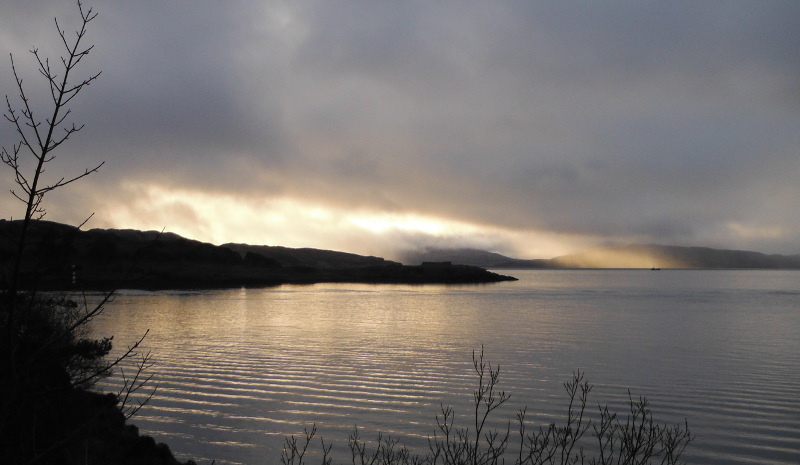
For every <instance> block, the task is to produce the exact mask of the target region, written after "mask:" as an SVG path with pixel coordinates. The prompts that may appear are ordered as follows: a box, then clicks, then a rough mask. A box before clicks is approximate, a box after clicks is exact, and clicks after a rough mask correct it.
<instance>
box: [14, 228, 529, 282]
mask: <svg viewBox="0 0 800 465" xmlns="http://www.w3.org/2000/svg"><path fill="white" fill-rule="evenodd" d="M20 227H21V223H20V222H18V221H0V237H4V238H5V240H3V241H2V243H0V263H6V262H8V261H9V260H10V259H11V257H12V256H13V252H14V249H15V248H14V243H13V238H14V237H16V232H17V230H18V229H19V228H20ZM29 235H30V236H29V237H30V240H29V245H28V247H27V248H26V250H25V256H24V260H23V263H24V264H25V269H23V270H22V272H23V275H24V276H25V277H26V280H27V281H29V282H32V283H35V285H36V288H38V289H41V290H65V289H71V288H77V289H82V290H106V289H116V288H131V289H146V290H155V289H211V288H238V287H265V286H274V285H280V284H314V283H322V282H352V283H376V284H395V283H396V284H481V283H493V282H500V281H515V280H516V278H513V277H511V276H503V275H500V274H497V273H493V272H490V271H487V270H485V269H483V268H480V267H477V266H471V265H460V264H452V263H448V262H444V263H424V264H420V265H415V266H409V265H403V264H400V263H397V262H392V261H389V260H384V259H383V258H379V257H366V256H361V255H356V254H350V253H344V252H334V251H329V250H317V249H288V248H285V247H273V248H269V247H266V246H248V245H244V244H229V245H227V246H217V245H213V244H208V243H203V242H199V241H195V240H191V239H186V238H183V237H181V236H178V235H177V234H172V233H159V232H156V231H137V230H118V229H91V230H88V231H82V230H80V229H78V228H76V227H74V226H69V225H65V224H60V223H55V222H50V221H38V222H35V223H33V224H32V225H31V227H30V232H29ZM265 255H267V256H265Z"/></svg>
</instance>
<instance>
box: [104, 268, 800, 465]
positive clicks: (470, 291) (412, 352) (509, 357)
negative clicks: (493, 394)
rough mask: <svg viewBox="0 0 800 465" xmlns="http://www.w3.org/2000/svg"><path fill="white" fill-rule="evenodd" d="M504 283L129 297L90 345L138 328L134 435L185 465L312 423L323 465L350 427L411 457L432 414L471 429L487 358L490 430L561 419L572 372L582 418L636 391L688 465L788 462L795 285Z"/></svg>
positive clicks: (581, 277)
mask: <svg viewBox="0 0 800 465" xmlns="http://www.w3.org/2000/svg"><path fill="white" fill-rule="evenodd" d="M509 274H512V275H514V276H516V277H518V278H520V281H518V282H509V283H498V284H492V285H476V286H405V285H358V284H318V285H310V286H280V287H275V288H268V289H240V290H223V291H197V292H182V291H171V292H170V291H167V292H157V293H149V292H138V291H129V292H126V291H123V292H121V293H120V294H119V296H118V297H117V298H116V300H115V301H114V302H113V303H112V304H111V305H109V307H108V309H107V311H106V313H105V314H104V315H103V316H102V317H101V318H99V319H97V320H96V321H95V330H96V332H97V334H98V335H111V334H113V335H114V336H115V338H114V342H115V345H116V347H115V349H116V350H121V349H124V346H125V345H126V344H127V343H131V342H133V341H134V340H136V339H138V337H139V336H141V334H143V333H144V331H145V330H146V329H148V328H149V329H150V335H149V336H148V338H147V340H146V343H147V345H148V347H149V348H150V349H152V350H153V355H154V359H155V361H156V370H157V374H156V376H155V378H154V380H155V381H156V382H157V383H158V385H159V388H158V391H157V393H156V395H155V397H154V398H153V400H152V402H151V404H150V405H149V406H147V407H145V408H144V409H143V410H142V411H141V412H140V413H139V415H137V416H136V417H134V419H133V423H134V424H136V425H137V426H139V427H140V428H141V430H142V432H143V433H146V434H150V435H152V436H154V437H155V439H156V440H157V441H160V442H166V443H168V444H169V445H170V447H171V448H172V449H173V451H175V452H176V454H177V455H178V456H179V457H181V458H184V459H185V458H192V459H194V460H196V461H197V462H198V463H210V462H211V460H212V459H216V463H224V464H227V463H247V464H255V463H262V464H264V463H266V464H273V463H279V457H280V450H281V446H282V442H283V438H284V436H286V435H289V434H298V433H302V430H303V427H310V426H311V425H312V424H316V425H317V428H318V435H320V436H322V437H324V438H325V440H326V442H333V444H334V448H333V454H334V458H335V461H339V462H347V461H349V451H348V450H347V435H348V433H349V432H350V431H352V429H353V426H354V425H358V427H359V428H361V429H362V431H361V436H362V438H363V439H367V440H369V439H374V436H375V434H376V433H377V432H378V431H381V432H383V433H385V434H391V435H392V436H394V437H397V438H400V439H401V442H402V443H404V444H406V445H408V446H409V447H411V448H416V449H417V450H420V451H422V452H424V451H425V447H426V444H427V442H426V437H427V436H428V435H430V434H432V433H433V432H434V428H435V414H436V413H438V412H439V408H440V405H441V404H445V405H452V406H453V407H454V408H455V410H456V413H457V414H458V415H459V418H458V419H457V422H458V421H459V420H463V423H462V424H464V425H468V424H469V423H467V420H468V413H469V410H470V406H471V393H472V390H473V389H474V387H475V384H476V382H477V380H476V377H475V376H474V372H473V371H472V359H471V355H472V351H473V350H475V349H477V350H480V348H481V346H484V348H485V351H486V358H487V359H488V360H489V361H491V362H492V363H493V365H496V364H499V365H500V366H501V374H500V385H499V387H500V388H501V389H503V390H505V391H506V392H507V393H510V394H511V399H510V400H509V401H508V403H507V404H506V405H505V406H504V407H503V408H501V409H500V410H498V412H497V415H496V417H495V418H496V419H497V420H498V422H497V423H496V424H498V425H502V426H504V425H505V421H506V420H507V419H512V418H513V417H514V415H515V413H516V411H517V410H518V409H519V408H521V407H523V406H525V405H527V406H528V418H529V419H531V420H534V421H535V422H536V423H542V424H546V423H549V422H552V421H563V418H564V416H565V412H566V400H567V398H566V396H565V394H564V391H563V388H562V386H561V384H562V383H563V382H564V381H568V380H569V379H570V378H571V376H572V373H573V371H574V370H575V369H581V370H583V371H585V373H586V377H587V379H588V381H589V382H591V383H593V384H594V385H595V388H594V390H593V391H592V393H591V396H590V399H589V404H590V405H589V407H590V408H591V409H592V412H594V411H595V409H596V406H597V404H598V403H602V404H609V406H610V407H612V408H613V409H616V410H617V411H619V412H620V413H623V412H624V411H625V410H626V408H627V406H626V401H627V396H628V391H627V389H628V388H630V389H631V392H632V394H633V396H635V397H638V396H640V395H642V396H646V397H647V398H648V399H649V400H650V402H651V407H652V409H653V412H654V416H655V419H656V420H657V421H661V422H671V423H672V422H682V421H683V420H684V418H686V419H687V420H688V421H689V426H690V428H691V429H692V431H693V433H694V434H695V435H696V437H697V438H696V440H695V442H694V443H693V444H692V445H691V446H690V448H689V449H688V452H687V454H686V455H685V459H686V460H687V461H688V462H689V463H719V464H723V463H727V464H731V463H732V464H736V463H741V464H744V463H762V464H764V463H766V464H769V463H776V464H777V463H796V462H798V460H800V344H799V343H798V342H797V341H798V335H799V334H800V272H797V271H694V270H680V271H678V270H663V271H658V272H654V271H649V270H614V271H610V270H605V271H578V270H563V271H554V270H546V271H514V272H511V273H509ZM114 383H115V380H114V379H111V380H108V381H107V382H106V384H104V385H102V386H101V387H103V388H105V389H107V390H113V388H114V386H113V384H114ZM513 428H514V425H513V424H512V434H513ZM512 445H513V444H512ZM318 446H319V442H315V443H313V444H312V447H315V448H318Z"/></svg>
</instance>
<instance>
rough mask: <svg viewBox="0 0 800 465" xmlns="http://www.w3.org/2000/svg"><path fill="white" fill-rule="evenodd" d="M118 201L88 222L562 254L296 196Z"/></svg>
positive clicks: (291, 243)
mask: <svg viewBox="0 0 800 465" xmlns="http://www.w3.org/2000/svg"><path fill="white" fill-rule="evenodd" d="M121 188H122V190H123V191H125V192H126V195H125V198H126V201H125V203H124V204H122V205H119V204H115V205H114V206H113V207H111V206H110V207H109V208H108V210H106V211H104V212H99V213H101V214H100V215H97V216H96V219H97V220H100V219H101V218H104V221H102V223H103V224H100V225H97V224H95V226H98V227H111V228H135V229H142V230H159V231H160V230H165V231H167V232H174V233H176V234H180V235H181V236H184V237H187V238H191V239H195V240H199V241H203V242H211V243H214V244H223V243H226V242H244V243H249V244H255V245H282V246H286V247H314V248H324V249H332V250H341V251H346V252H353V253H359V254H367V255H379V256H383V257H386V258H392V254H393V253H396V252H400V251H402V250H406V249H414V248H418V247H424V246H433V247H472V248H478V249H484V250H490V251H498V248H501V249H502V250H501V251H500V253H505V254H510V255H511V256H515V257H518V258H551V257H553V256H555V255H559V254H563V253H567V252H570V251H571V248H566V247H565V241H564V239H565V238H562V237H559V236H555V235H545V234H541V233H537V232H534V231H510V230H504V229H500V228H494V227H489V226H480V225H475V224H470V223H464V222H458V221H453V220H447V219H444V218H436V217H432V216H427V215H419V214H413V213H388V212H380V211H374V210H366V209H359V210H348V209H345V208H338V207H335V206H330V205H322V204H314V203H310V202H305V201H303V200H299V199H293V198H288V197H282V198H260V199H254V198H248V197H243V196H234V195H231V194H220V193H211V192H201V191H194V190H187V189H171V188H167V187H163V186H158V185H152V184H134V183H127V184H125V185H123V186H121Z"/></svg>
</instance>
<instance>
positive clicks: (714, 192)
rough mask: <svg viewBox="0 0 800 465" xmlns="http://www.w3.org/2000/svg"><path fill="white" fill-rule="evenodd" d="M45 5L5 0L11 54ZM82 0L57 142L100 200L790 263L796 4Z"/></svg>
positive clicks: (49, 11)
mask: <svg viewBox="0 0 800 465" xmlns="http://www.w3.org/2000/svg"><path fill="white" fill-rule="evenodd" d="M37 3H41V4H40V5H38V6H39V7H41V8H42V9H41V10H37V8H36V4H37ZM48 3H50V2H35V1H34V2H22V1H16V2H14V1H12V2H10V3H4V5H3V6H0V17H2V18H3V19H0V25H1V26H2V29H0V31H2V32H0V44H1V45H2V46H3V51H4V52H6V51H13V52H14V53H15V56H17V57H19V58H18V59H19V60H21V59H22V55H23V52H24V50H25V49H27V48H28V47H29V46H30V45H34V44H36V43H37V42H39V41H41V40H42V39H43V38H46V40H51V39H52V29H51V21H52V19H51V18H52V16H53V15H55V14H58V15H59V17H60V18H63V21H62V24H64V25H65V27H66V24H68V23H69V24H74V21H73V22H69V20H74V12H73V11H72V10H71V9H70V5H69V2H65V3H66V4H65V5H59V8H53V7H49V6H48V7H47V8H45V7H44V6H45V5H47V4H48ZM95 7H96V8H97V9H98V11H99V12H100V14H101V16H100V17H99V18H98V20H97V22H96V26H94V24H93V26H94V29H92V30H90V37H89V38H90V39H92V40H94V42H95V43H96V44H97V51H96V53H94V54H93V55H91V56H90V58H91V61H90V62H89V63H88V65H87V66H88V67H92V66H96V67H98V68H100V69H102V70H103V75H102V77H101V80H100V81H98V83H96V84H93V85H92V87H91V88H90V89H88V90H87V92H86V96H85V97H82V98H83V99H84V100H82V101H81V102H80V104H78V105H76V108H75V112H76V115H80V118H82V120H83V121H84V122H86V123H87V128H86V130H85V132H84V134H81V136H80V138H76V140H75V141H74V142H71V144H72V145H70V148H69V149H66V150H71V151H72V152H70V153H71V154H73V155H74V158H75V159H77V161H79V162H80V163H81V164H90V163H92V162H93V161H97V160H107V161H108V165H107V167H106V169H105V171H104V178H103V179H102V180H96V181H92V182H94V183H97V184H96V186H97V189H100V188H101V187H102V189H103V191H104V192H107V196H106V197H105V199H113V198H115V197H116V196H118V195H121V194H116V193H115V191H114V186H115V185H120V184H122V183H124V182H138V183H146V182H152V183H159V184H161V185H164V186H168V187H169V186H172V187H182V188H188V189H202V190H205V191H211V192H219V193H230V194H233V195H241V196H248V197H250V198H252V197H254V196H263V197H269V196H273V195H281V196H290V197H295V198H300V199H304V200H306V201H309V202H311V203H320V204H328V205H339V206H350V207H358V208H373V209H376V210H382V211H391V212H416V213H421V214H427V215H430V216H437V217H443V218H448V219H451V220H457V221H463V222H469V223H473V224H483V225H490V226H495V227H498V228H507V229H512V230H520V231H524V230H527V229H530V230H541V231H545V232H553V233H563V234H569V235H578V236H580V235H585V236H587V237H593V238H596V239H597V240H613V239H619V240H642V241H653V242H663V243H668V242H671V243H682V244H694V243H702V244H711V245H716V246H728V247H751V248H760V249H762V250H766V251H778V252H784V253H797V252H798V251H800V244H798V237H797V235H796V234H794V233H793V231H796V230H797V229H798V228H799V227H800V213H798V210H797V209H796V208H794V207H793V205H794V202H796V199H797V198H798V194H800V188H798V187H797V186H798V183H797V182H796V180H797V178H798V174H800V161H799V160H800V156H798V154H799V153H800V135H799V134H800V131H798V128H800V48H798V47H797V44H798V43H800V30H798V28H797V27H796V25H797V22H798V19H800V9H798V8H797V6H796V3H795V2H778V1H765V2H749V1H747V2H736V1H733V2H669V3H666V2H633V3H632V2H615V1H603V2H546V3H545V2H435V3H431V2H403V3H382V2H369V3H364V2H286V3H281V2H269V3H267V2H255V1H252V2H244V1H240V2H226V3H219V2H211V1H193V2H189V1H170V2H144V3H143V2H122V1H114V2H104V3H103V4H99V5H96V6H95ZM10 18H18V19H19V20H18V21H15V20H12V19H10ZM21 22H25V23H30V28H29V29H28V28H21V27H20V26H19V24H20V23H21ZM42 34H44V36H42ZM48 34H49V35H48ZM20 44H27V45H24V48H20V47H21V45H20ZM26 59H27V57H26ZM4 69H7V67H6V68H4ZM33 78H34V76H33V75H31V80H33ZM2 82H3V85H2V86H3V88H2V89H0V90H2V91H3V92H4V93H9V94H13V89H9V87H8V85H9V82H8V79H7V78H5V77H4V78H3V81H2ZM2 131H3V132H0V135H2V136H3V138H4V139H3V143H4V145H8V144H6V142H5V141H6V140H7V136H8V128H4V129H2ZM71 156H72V155H71ZM65 157H66V155H65ZM119 201H122V202H124V199H120V200H119Z"/></svg>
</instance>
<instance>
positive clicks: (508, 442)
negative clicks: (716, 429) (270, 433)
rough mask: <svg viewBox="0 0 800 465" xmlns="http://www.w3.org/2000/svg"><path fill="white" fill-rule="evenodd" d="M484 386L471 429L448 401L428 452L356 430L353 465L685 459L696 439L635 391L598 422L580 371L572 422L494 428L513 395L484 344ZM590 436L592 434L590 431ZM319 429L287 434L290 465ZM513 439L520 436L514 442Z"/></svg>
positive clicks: (325, 462) (571, 400)
mask: <svg viewBox="0 0 800 465" xmlns="http://www.w3.org/2000/svg"><path fill="white" fill-rule="evenodd" d="M472 361H473V366H474V369H475V373H476V375H477V377H478V385H477V387H476V389H475V391H473V408H474V416H473V418H472V419H473V420H474V423H472V424H471V425H469V426H456V425H455V424H454V423H455V413H454V410H453V408H452V407H450V406H442V407H441V411H440V412H439V414H437V415H436V424H437V430H436V431H434V433H433V435H432V436H429V437H428V452H427V453H426V454H425V455H420V454H413V453H411V452H410V451H409V450H408V449H407V448H406V447H404V446H403V445H402V444H400V442H399V440H397V439H394V438H391V437H385V436H383V435H382V434H381V433H378V435H377V438H376V441H375V443H374V446H373V448H372V449H370V448H369V447H368V446H367V445H366V443H365V442H364V441H362V440H361V436H360V432H359V430H358V428H357V427H356V428H355V429H354V430H353V432H352V433H351V434H350V437H349V438H348V449H349V450H350V456H351V460H352V463H353V465H499V464H505V463H506V462H509V463H513V464H514V465H553V464H559V465H567V464H571V465H577V464H591V465H601V464H602V465H607V464H608V465H610V464H630V465H633V464H641V465H644V464H670V465H671V464H678V463H682V462H681V461H680V460H681V456H682V455H683V452H684V450H685V449H686V447H687V446H688V445H689V444H690V443H691V442H692V440H693V439H694V436H693V435H692V433H691V431H690V430H689V425H688V423H687V422H685V421H684V423H683V424H675V425H668V424H659V423H656V422H655V420H654V419H653V415H652V412H651V411H650V407H649V405H650V404H649V402H648V401H647V399H646V398H644V397H639V398H638V399H636V398H634V397H633V396H631V394H630V391H629V392H628V406H629V412H628V413H627V415H625V416H624V418H623V416H622V415H618V414H617V413H612V412H610V411H609V410H608V407H607V406H600V407H599V411H598V415H597V417H596V418H595V419H592V418H590V417H589V416H588V415H587V411H586V408H587V406H588V402H589V393H590V392H591V390H592V385H591V384H589V383H588V382H586V381H585V380H584V375H583V373H581V372H580V371H578V372H575V373H574V375H573V378H572V380H570V381H568V382H566V383H564V389H565V391H566V393H567V398H568V404H567V414H566V417H565V422H564V423H563V424H556V423H552V424H550V425H546V426H538V427H534V426H533V425H531V424H530V422H529V421H528V420H527V419H526V413H527V407H525V408H523V409H522V410H520V411H519V412H518V413H517V415H516V419H515V420H514V421H513V423H515V425H516V427H517V430H516V431H517V432H516V434H515V435H512V433H511V424H512V420H509V421H508V423H507V427H506V428H505V429H500V430H498V429H487V421H488V420H489V417H490V416H491V415H492V413H493V412H494V411H495V410H496V409H497V408H498V407H500V406H501V405H503V404H504V403H506V401H507V400H508V399H509V396H508V395H507V394H506V393H505V392H504V391H499V390H498V382H499V378H500V368H499V367H498V368H496V369H493V368H492V366H491V364H490V363H489V362H487V361H485V360H484V353H483V349H481V351H480V353H478V354H476V353H475V352H473V354H472ZM587 433H589V434H588V435H587ZM316 434H317V429H316V426H312V427H311V428H310V429H306V430H305V434H304V436H303V437H300V438H298V437H295V436H291V437H288V438H286V439H285V441H284V448H283V451H282V453H281V463H283V464H284V465H305V464H307V463H309V461H310V459H309V445H310V444H311V442H312V440H313V439H314V437H315V436H316ZM512 437H514V439H513V440H512ZM321 444H322V446H321V450H320V451H319V452H318V453H314V452H313V451H312V452H311V455H313V456H314V458H318V459H319V462H320V463H321V464H322V465H331V464H332V463H333V457H332V454H331V450H332V448H333V447H332V446H333V444H332V443H327V444H326V443H325V441H324V440H323V441H322V442H321Z"/></svg>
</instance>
